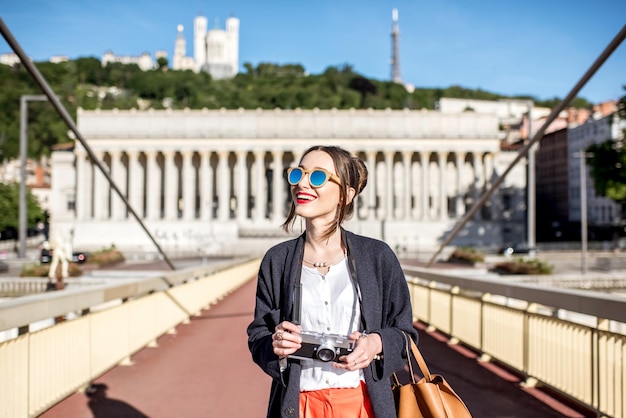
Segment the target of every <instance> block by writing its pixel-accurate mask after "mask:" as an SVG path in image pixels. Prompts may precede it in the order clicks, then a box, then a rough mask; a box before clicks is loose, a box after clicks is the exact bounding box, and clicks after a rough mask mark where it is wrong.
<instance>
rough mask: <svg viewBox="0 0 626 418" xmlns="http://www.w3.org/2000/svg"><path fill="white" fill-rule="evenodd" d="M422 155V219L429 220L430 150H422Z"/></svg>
mask: <svg viewBox="0 0 626 418" xmlns="http://www.w3.org/2000/svg"><path fill="white" fill-rule="evenodd" d="M420 154H421V157H422V202H421V203H422V220H423V221H427V220H429V219H430V186H429V183H428V181H429V178H430V176H429V173H430V152H429V151H424V152H421V153H420Z"/></svg>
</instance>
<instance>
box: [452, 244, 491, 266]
mask: <svg viewBox="0 0 626 418" xmlns="http://www.w3.org/2000/svg"><path fill="white" fill-rule="evenodd" d="M448 261H449V262H451V263H463V264H471V265H474V264H476V263H482V262H483V261H485V254H483V253H482V252H480V251H478V250H476V249H475V248H471V247H460V248H457V249H455V250H454V252H453V253H452V254H450V257H448Z"/></svg>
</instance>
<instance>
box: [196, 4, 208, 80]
mask: <svg viewBox="0 0 626 418" xmlns="http://www.w3.org/2000/svg"><path fill="white" fill-rule="evenodd" d="M207 24H208V21H207V18H206V17H204V16H202V15H198V16H196V18H195V19H194V20H193V58H194V61H195V63H196V68H195V72H200V69H201V68H202V66H203V65H204V64H205V63H206V60H207V45H206V36H207Z"/></svg>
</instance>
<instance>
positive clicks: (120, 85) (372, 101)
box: [0, 58, 591, 161]
mask: <svg viewBox="0 0 626 418" xmlns="http://www.w3.org/2000/svg"><path fill="white" fill-rule="evenodd" d="M35 65H36V66H37V68H38V69H39V71H40V72H41V74H42V75H43V76H44V78H45V79H46V80H47V81H48V83H49V84H50V86H51V88H52V89H53V90H54V92H55V93H56V94H57V95H58V96H59V97H60V98H61V101H62V102H63V104H64V106H65V107H66V109H67V110H68V112H69V113H70V115H72V116H73V117H74V118H75V116H76V109H77V108H78V107H82V108H84V109H88V110H90V109H97V108H100V109H113V108H118V109H130V108H139V109H148V108H153V109H163V108H171V109H184V108H190V109H202V108H207V109H220V108H226V109H237V108H244V109H256V108H262V109H274V108H281V109H295V108H301V109H313V108H319V109H331V108H337V109H350V108H355V109H366V108H373V109H385V108H391V109H404V108H408V109H433V107H434V104H435V102H436V101H437V100H439V99H440V98H442V97H450V98H468V99H480V100H494V99H499V98H510V97H507V96H502V95H498V94H495V93H490V92H487V91H484V90H472V89H466V88H463V87H461V86H450V87H447V88H416V89H415V90H414V91H412V92H409V91H407V90H406V88H405V87H404V86H403V85H400V84H396V83H393V82H390V81H380V80H374V79H369V78H367V77H365V76H363V75H361V74H359V73H358V72H357V71H356V70H355V69H354V68H353V67H352V66H350V65H343V66H338V67H332V66H331V67H328V68H327V69H326V70H325V71H324V72H322V73H321V74H309V73H308V72H307V71H306V70H305V69H304V67H302V66H301V65H299V64H287V65H277V64H272V63H261V64H259V65H257V66H256V67H254V66H253V65H251V64H249V63H246V64H244V71H242V72H241V73H240V74H238V75H237V76H236V77H234V78H233V79H230V80H213V79H212V78H211V76H210V75H209V74H206V73H200V74H196V73H194V72H192V71H173V70H170V69H168V67H167V61H166V60H160V61H159V68H158V69H155V70H153V71H147V72H144V71H141V70H140V69H139V68H138V67H137V66H136V65H134V64H132V65H124V64H119V63H114V64H109V65H107V66H106V67H102V65H101V64H100V60H99V59H97V58H78V59H75V60H71V61H67V62H62V63H50V62H38V63H35ZM24 94H41V91H40V90H39V89H38V88H37V86H36V84H35V83H34V81H33V80H32V78H31V77H30V75H29V74H28V72H27V71H26V69H24V68H22V67H21V66H19V65H17V66H14V67H9V66H4V65H0V151H1V153H0V161H2V160H4V159H14V158H16V157H17V156H18V154H19V120H20V118H19V102H20V96H21V95H24ZM514 98H516V99H533V100H535V99H534V98H532V97H528V96H518V97H514ZM559 101H560V100H559V99H557V98H555V99H553V100H550V101H547V102H542V101H537V100H535V103H536V104H537V106H547V107H551V106H554V104H555V103H558V102H559ZM574 105H575V106H577V107H590V106H591V104H590V103H589V102H587V101H586V100H584V99H576V103H574ZM28 117H29V122H28V137H29V138H28V148H29V149H28V155H29V157H33V158H39V157H40V156H42V155H49V154H50V151H51V149H52V147H53V146H54V145H55V144H58V143H62V142H66V141H67V127H66V126H65V124H64V123H63V122H62V121H61V119H60V118H59V117H58V116H57V114H56V113H55V112H54V110H53V108H52V106H51V105H50V104H49V103H45V102H30V103H29V106H28Z"/></svg>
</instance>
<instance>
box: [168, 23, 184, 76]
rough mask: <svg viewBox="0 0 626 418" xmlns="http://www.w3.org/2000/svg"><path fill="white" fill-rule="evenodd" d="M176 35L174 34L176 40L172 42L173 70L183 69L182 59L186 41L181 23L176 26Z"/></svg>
mask: <svg viewBox="0 0 626 418" xmlns="http://www.w3.org/2000/svg"><path fill="white" fill-rule="evenodd" d="M177 30H178V35H177V36H176V42H175V43H174V62H173V63H172V65H173V68H174V69H175V70H182V69H183V61H184V60H185V55H186V54H187V42H186V41H185V36H184V35H183V25H178V27H177Z"/></svg>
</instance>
